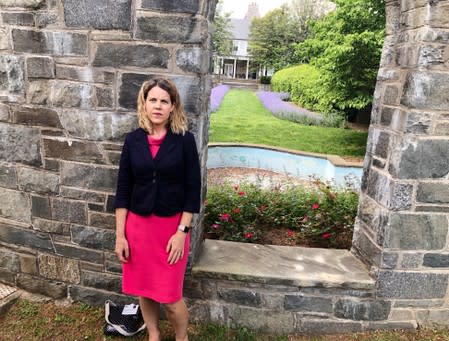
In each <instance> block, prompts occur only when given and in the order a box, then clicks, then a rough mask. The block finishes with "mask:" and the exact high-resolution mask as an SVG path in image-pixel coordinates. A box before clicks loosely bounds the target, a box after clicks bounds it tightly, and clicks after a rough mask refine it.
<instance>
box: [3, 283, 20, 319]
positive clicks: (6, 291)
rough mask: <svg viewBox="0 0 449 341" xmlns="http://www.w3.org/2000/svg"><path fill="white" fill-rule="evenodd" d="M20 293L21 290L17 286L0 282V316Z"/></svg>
mask: <svg viewBox="0 0 449 341" xmlns="http://www.w3.org/2000/svg"><path fill="white" fill-rule="evenodd" d="M20 294H21V292H20V291H19V290H18V289H17V288H14V287H11V286H8V285H6V284H2V283H0V316H2V315H3V314H6V312H7V311H8V310H9V308H10V307H11V306H12V305H13V304H14V303H15V302H16V301H17V299H18V298H19V297H20Z"/></svg>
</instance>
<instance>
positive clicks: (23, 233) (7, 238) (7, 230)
mask: <svg viewBox="0 0 449 341" xmlns="http://www.w3.org/2000/svg"><path fill="white" fill-rule="evenodd" d="M0 240H1V241H2V242H4V243H6V244H12V245H21V246H26V247H31V248H33V249H37V250H44V251H53V246H52V242H51V239H50V236H49V234H48V233H42V232H36V231H32V230H27V229H21V228H17V227H13V226H10V225H5V224H1V225H0Z"/></svg>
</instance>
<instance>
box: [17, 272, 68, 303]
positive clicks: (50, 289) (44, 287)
mask: <svg viewBox="0 0 449 341" xmlns="http://www.w3.org/2000/svg"><path fill="white" fill-rule="evenodd" d="M17 286H18V287H19V288H21V289H24V290H25V291H29V292H32V293H36V294H41V295H44V296H48V297H51V298H55V299H60V298H66V297H67V285H66V284H64V283H61V282H56V281H52V280H46V279H43V278H42V277H37V276H30V275H28V274H18V275H17Z"/></svg>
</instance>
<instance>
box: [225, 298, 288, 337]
mask: <svg viewBox="0 0 449 341" xmlns="http://www.w3.org/2000/svg"><path fill="white" fill-rule="evenodd" d="M224 314H225V316H228V321H229V322H228V323H230V326H231V327H232V328H238V327H247V326H251V329H254V330H258V331H261V332H268V333H277V334H280V333H283V334H287V333H293V332H294V323H295V322H294V321H295V317H294V314H293V313H291V312H274V311H271V310H266V309H261V308H250V307H241V306H236V305H227V306H225V307H224ZM218 321H220V319H218ZM218 321H217V322H218ZM221 322H223V319H221Z"/></svg>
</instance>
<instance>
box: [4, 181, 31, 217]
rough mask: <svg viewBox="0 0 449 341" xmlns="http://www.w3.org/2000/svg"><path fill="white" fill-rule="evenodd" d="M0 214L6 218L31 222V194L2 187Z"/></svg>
mask: <svg viewBox="0 0 449 341" xmlns="http://www.w3.org/2000/svg"><path fill="white" fill-rule="evenodd" d="M18 207H20V209H18ZM0 216H1V217H2V218H6V219H12V220H17V221H20V222H24V223H30V222H31V202H30V197H29V195H28V194H26V193H23V192H19V191H16V190H11V189H4V188H2V190H1V191H0Z"/></svg>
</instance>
